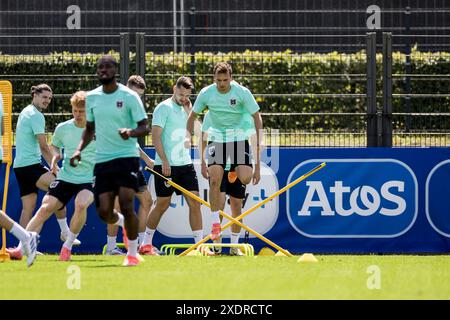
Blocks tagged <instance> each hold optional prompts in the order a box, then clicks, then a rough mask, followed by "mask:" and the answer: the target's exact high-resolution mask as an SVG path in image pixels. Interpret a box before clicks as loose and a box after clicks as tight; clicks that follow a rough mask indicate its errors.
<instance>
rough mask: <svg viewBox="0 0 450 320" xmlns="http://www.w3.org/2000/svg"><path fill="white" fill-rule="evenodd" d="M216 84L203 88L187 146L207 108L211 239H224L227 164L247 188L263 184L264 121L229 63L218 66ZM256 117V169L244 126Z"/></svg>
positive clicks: (197, 102)
mask: <svg viewBox="0 0 450 320" xmlns="http://www.w3.org/2000/svg"><path fill="white" fill-rule="evenodd" d="M213 75H214V84H212V85H210V86H208V87H206V88H203V89H202V90H201V91H200V93H199V95H198V96H197V99H196V101H195V103H194V108H193V109H192V112H191V113H190V115H189V118H188V121H187V126H186V128H187V130H186V131H187V132H186V142H185V144H188V143H189V142H190V138H191V134H192V131H193V128H194V121H195V119H196V118H197V117H198V114H200V113H201V112H202V111H203V110H204V109H205V108H206V107H208V110H209V111H208V113H209V114H210V118H211V127H210V128H209V130H208V140H209V141H208V146H207V152H208V155H209V157H208V175H209V186H210V190H209V199H210V203H211V214H212V216H213V221H214V222H213V224H212V228H211V229H212V230H211V239H212V240H216V239H218V238H219V237H220V233H221V227H220V217H219V209H220V203H221V201H220V185H221V183H222V178H223V175H224V168H225V166H226V164H227V161H230V171H235V172H236V175H237V177H238V179H239V180H240V181H241V182H242V183H243V184H244V185H247V184H249V183H250V182H251V180H252V179H253V184H257V183H258V182H259V180H260V153H259V148H260V146H259V143H260V141H261V137H260V135H261V132H262V119H261V115H260V113H259V106H258V104H257V103H256V100H255V98H254V97H253V95H252V94H251V92H250V91H249V90H248V89H247V88H245V87H243V86H241V85H239V84H238V83H237V82H235V81H233V78H232V69H231V66H230V65H229V64H228V63H225V62H220V63H218V64H216V65H215V66H214V70H213ZM246 113H249V114H250V115H252V117H253V120H254V124H255V129H256V133H257V135H256V136H257V139H256V140H257V141H256V149H257V152H256V161H255V169H254V172H253V166H252V163H251V159H250V146H249V143H248V140H247V139H248V137H246V136H245V134H243V131H242V129H241V128H242V122H243V121H245V114H246Z"/></svg>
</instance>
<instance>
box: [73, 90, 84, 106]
mask: <svg viewBox="0 0 450 320" xmlns="http://www.w3.org/2000/svg"><path fill="white" fill-rule="evenodd" d="M70 105H71V106H72V107H78V108H85V107H86V91H77V92H75V93H74V94H73V95H72V97H71V98H70Z"/></svg>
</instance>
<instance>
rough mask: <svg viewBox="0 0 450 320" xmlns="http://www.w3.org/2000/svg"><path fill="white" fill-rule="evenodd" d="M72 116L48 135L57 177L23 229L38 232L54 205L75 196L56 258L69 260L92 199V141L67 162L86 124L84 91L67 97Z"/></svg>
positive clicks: (52, 210)
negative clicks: (74, 163)
mask: <svg viewBox="0 0 450 320" xmlns="http://www.w3.org/2000/svg"><path fill="white" fill-rule="evenodd" d="M70 104H71V106H72V114H73V119H71V120H68V121H65V122H62V123H60V124H59V125H58V126H57V127H56V129H55V132H54V134H53V138H52V146H51V149H52V154H53V157H52V161H51V170H52V172H53V173H55V174H57V178H56V180H55V181H54V182H52V183H51V184H50V187H49V191H48V193H47V195H45V197H44V199H43V200H42V205H41V207H40V208H39V210H38V211H37V212H36V214H35V215H34V217H33V219H31V221H30V222H29V223H28V225H27V228H26V229H27V230H28V231H35V232H37V233H39V232H40V231H41V229H42V226H43V225H44V223H45V221H47V220H48V218H50V216H51V215H52V213H53V212H54V211H55V210H57V209H62V208H64V207H65V206H66V205H67V203H68V202H69V201H70V199H72V197H75V203H74V204H75V210H74V213H73V216H72V219H71V221H70V230H69V233H68V236H67V239H66V241H65V242H64V244H63V246H62V248H61V253H60V256H59V260H60V261H69V260H70V257H71V251H72V246H73V242H74V241H75V239H76V238H77V237H78V235H79V234H80V232H81V229H82V228H83V226H84V224H85V223H86V213H87V208H88V207H89V206H90V205H91V203H92V202H93V201H94V194H93V192H92V182H93V170H94V165H95V144H94V143H91V144H90V145H89V146H88V147H86V148H85V149H84V150H83V152H82V157H83V161H82V162H80V163H79V165H78V166H77V167H76V168H74V167H72V166H70V165H69V161H68V159H69V156H70V155H72V154H73V153H74V152H75V150H76V148H77V147H78V144H79V142H80V139H81V134H82V133H83V130H84V127H85V126H86V108H85V104H86V92H84V91H78V92H76V93H75V94H74V95H73V96H72V98H71V99H70ZM61 149H64V161H63V166H62V168H61V170H59V172H58V161H59V160H61Z"/></svg>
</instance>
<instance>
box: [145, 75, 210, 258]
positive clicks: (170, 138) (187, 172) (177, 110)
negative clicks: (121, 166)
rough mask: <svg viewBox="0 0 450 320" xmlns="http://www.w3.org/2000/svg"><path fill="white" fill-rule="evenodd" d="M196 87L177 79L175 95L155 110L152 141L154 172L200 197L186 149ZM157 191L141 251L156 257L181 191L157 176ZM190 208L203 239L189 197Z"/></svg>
mask: <svg viewBox="0 0 450 320" xmlns="http://www.w3.org/2000/svg"><path fill="white" fill-rule="evenodd" d="M193 89H194V84H193V83H192V80H191V79H190V78H189V77H180V78H178V80H177V82H176V84H175V85H174V86H173V95H172V97H170V98H169V99H166V100H164V101H163V102H161V103H160V104H158V106H157V107H156V108H155V110H154V111H153V120H152V138H153V144H154V145H155V149H156V157H155V168H154V170H155V171H157V172H159V173H161V174H163V175H164V176H166V177H170V178H171V179H172V181H173V182H175V183H176V184H178V185H180V186H181V187H183V188H185V189H187V190H188V191H191V192H192V193H194V194H196V195H197V196H198V195H199V187H198V180H197V174H196V172H195V169H194V165H193V164H192V159H191V156H190V150H189V149H186V148H185V147H184V136H185V131H186V121H187V118H188V115H189V113H190V112H191V109H192V104H191V101H190V99H189V96H190V95H191V93H192V90H193ZM154 180H155V190H156V204H155V206H154V207H153V209H152V210H151V211H150V215H149V216H148V220H147V228H146V230H145V236H144V243H143V245H142V246H141V247H140V248H139V252H140V253H141V254H146V255H157V252H156V250H155V248H154V246H153V235H154V233H155V231H156V227H157V226H158V224H159V221H160V220H161V217H162V215H163V214H164V213H165V212H166V210H167V209H168V208H169V205H170V200H171V198H172V194H173V192H175V193H176V194H178V195H180V194H181V192H180V191H179V190H177V189H175V188H173V187H172V186H170V185H168V184H167V182H166V181H165V180H164V179H162V178H161V177H158V176H157V175H155V176H154ZM185 199H186V202H187V204H188V206H189V222H190V225H191V229H192V233H193V236H194V241H195V242H196V243H197V242H198V241H200V240H201V239H202V238H203V228H202V216H201V212H200V204H199V203H198V202H197V201H196V200H194V199H191V198H189V197H185Z"/></svg>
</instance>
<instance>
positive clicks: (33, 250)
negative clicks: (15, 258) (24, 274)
mask: <svg viewBox="0 0 450 320" xmlns="http://www.w3.org/2000/svg"><path fill="white" fill-rule="evenodd" d="M38 242H39V235H38V234H37V233H36V232H30V238H29V239H28V241H27V242H26V243H24V244H23V252H24V254H25V255H26V256H27V267H31V266H32V265H33V262H34V260H35V259H36V254H37V245H38Z"/></svg>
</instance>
